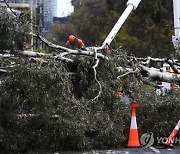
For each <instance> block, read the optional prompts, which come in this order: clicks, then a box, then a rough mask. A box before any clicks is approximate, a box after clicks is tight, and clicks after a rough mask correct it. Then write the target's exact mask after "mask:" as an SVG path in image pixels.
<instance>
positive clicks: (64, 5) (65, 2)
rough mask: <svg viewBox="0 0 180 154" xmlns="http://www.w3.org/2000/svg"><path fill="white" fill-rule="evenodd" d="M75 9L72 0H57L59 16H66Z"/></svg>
mask: <svg viewBox="0 0 180 154" xmlns="http://www.w3.org/2000/svg"><path fill="white" fill-rule="evenodd" d="M73 11H74V7H73V6H72V5H71V0H57V17H66V16H68V15H70V14H71V13H72V12H73Z"/></svg>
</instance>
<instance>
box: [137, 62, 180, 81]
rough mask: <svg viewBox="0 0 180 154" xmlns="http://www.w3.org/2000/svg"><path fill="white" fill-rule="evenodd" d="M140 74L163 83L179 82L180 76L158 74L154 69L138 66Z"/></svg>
mask: <svg viewBox="0 0 180 154" xmlns="http://www.w3.org/2000/svg"><path fill="white" fill-rule="evenodd" d="M140 67H141V70H142V73H143V74H144V73H145V74H146V75H147V76H148V77H150V78H152V79H156V80H160V81H165V82H173V81H180V74H175V73H169V72H160V71H159V69H156V68H148V67H146V66H143V65H140Z"/></svg>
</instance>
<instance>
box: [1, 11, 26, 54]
mask: <svg viewBox="0 0 180 154" xmlns="http://www.w3.org/2000/svg"><path fill="white" fill-rule="evenodd" d="M0 20H1V21H0V46H1V48H0V52H3V51H7V50H9V51H10V52H11V53H16V52H17V51H19V50H22V49H23V48H24V45H25V43H26V42H27V40H28V35H29V34H28V32H29V26H27V25H24V24H23V23H22V18H16V17H13V16H11V15H9V14H8V13H7V12H6V11H4V10H3V9H2V10H0Z"/></svg>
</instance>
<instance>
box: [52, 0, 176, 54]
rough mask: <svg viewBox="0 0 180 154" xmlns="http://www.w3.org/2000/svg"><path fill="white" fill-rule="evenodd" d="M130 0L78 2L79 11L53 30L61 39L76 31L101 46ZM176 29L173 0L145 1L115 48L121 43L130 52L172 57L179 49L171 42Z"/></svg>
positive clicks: (133, 15)
mask: <svg viewBox="0 0 180 154" xmlns="http://www.w3.org/2000/svg"><path fill="white" fill-rule="evenodd" d="M126 2H127V1H126V0H123V1H118V0H116V1H112V0H94V1H90V0H82V1H77V2H76V6H77V7H76V9H75V12H74V13H73V14H72V15H71V16H70V17H69V20H68V22H67V24H65V25H61V26H60V27H59V28H58V27H57V26H53V28H52V30H53V33H54V34H55V35H58V36H59V37H60V36H62V37H60V38H64V35H66V38H67V35H69V34H73V33H74V34H75V35H77V36H78V37H80V38H82V39H83V40H84V42H85V43H86V44H87V46H92V45H94V44H95V45H101V43H102V42H103V41H104V39H105V38H106V36H107V35H108V33H109V32H110V30H111V28H112V27H113V26H114V24H115V23H116V21H117V20H118V18H119V16H120V15H121V13H122V12H123V11H124V9H125V7H126ZM74 3H75V2H74ZM77 3H79V4H80V5H77ZM100 8H101V9H100ZM69 24H72V25H73V27H74V28H72V26H69ZM55 27H56V28H55ZM65 27H67V28H65ZM68 27H69V28H68ZM172 28H173V9H172V2H171V1H166V2H165V1H162V0H155V1H151V2H149V1H142V2H141V4H140V6H139V7H138V9H137V10H136V11H135V12H133V13H132V15H130V17H128V19H127V21H126V23H125V24H124V26H123V27H122V29H121V30H120V32H119V33H118V34H117V36H116V38H115V39H114V40H113V42H112V45H111V47H112V48H118V47H119V46H121V47H122V48H123V49H125V50H126V51H128V53H129V54H133V55H135V56H141V57H142V56H144V57H147V56H154V57H164V56H169V54H173V53H174V52H175V50H174V48H173V45H172V42H171V36H172V34H173V32H174V31H173V29H172ZM59 29H61V31H59ZM66 30H68V33H67V32H66ZM52 37H53V36H52ZM56 42H57V41H56Z"/></svg>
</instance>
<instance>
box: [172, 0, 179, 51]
mask: <svg viewBox="0 0 180 154" xmlns="http://www.w3.org/2000/svg"><path fill="white" fill-rule="evenodd" d="M173 9H174V36H172V42H173V45H174V47H175V49H179V48H180V0H173Z"/></svg>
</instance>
